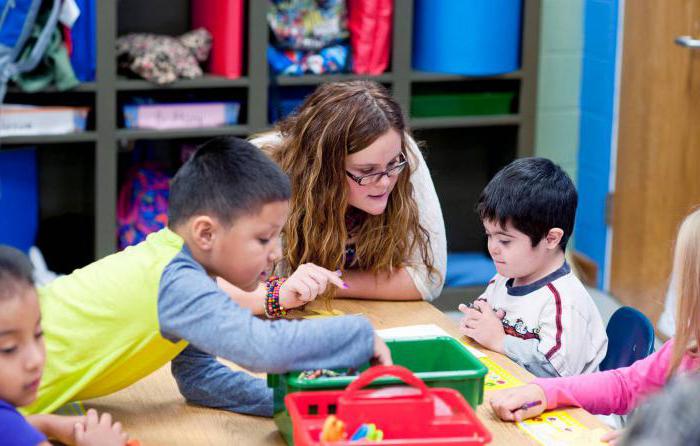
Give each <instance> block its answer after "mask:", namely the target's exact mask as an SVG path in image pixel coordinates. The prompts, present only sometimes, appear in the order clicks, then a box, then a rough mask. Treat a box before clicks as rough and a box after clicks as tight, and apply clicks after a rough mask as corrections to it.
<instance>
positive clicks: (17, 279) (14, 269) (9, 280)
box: [0, 245, 34, 300]
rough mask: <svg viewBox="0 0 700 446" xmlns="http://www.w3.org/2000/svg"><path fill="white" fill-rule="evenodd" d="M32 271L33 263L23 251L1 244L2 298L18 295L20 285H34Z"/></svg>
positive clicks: (0, 294)
mask: <svg viewBox="0 0 700 446" xmlns="http://www.w3.org/2000/svg"><path fill="white" fill-rule="evenodd" d="M32 272H33V267H32V264H31V262H30V261H29V259H28V258H27V256H25V255H24V253H22V251H19V250H18V249H15V248H13V247H11V246H6V245H0V300H4V299H8V298H10V297H14V296H16V295H17V293H18V287H20V286H26V287H33V286H34V279H33V278H32Z"/></svg>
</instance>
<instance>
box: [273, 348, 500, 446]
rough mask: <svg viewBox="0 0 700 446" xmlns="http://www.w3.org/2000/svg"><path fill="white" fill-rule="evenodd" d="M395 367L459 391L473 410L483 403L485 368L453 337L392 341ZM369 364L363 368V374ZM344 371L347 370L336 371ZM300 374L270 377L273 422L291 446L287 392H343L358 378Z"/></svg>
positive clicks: (381, 382)
mask: <svg viewBox="0 0 700 446" xmlns="http://www.w3.org/2000/svg"><path fill="white" fill-rule="evenodd" d="M387 346H388V347H389V350H391V355H392V359H393V361H394V364H396V365H401V366H404V367H406V368H407V369H409V370H411V371H412V372H413V373H414V374H415V375H416V376H417V377H418V378H420V379H422V380H423V381H424V382H425V384H427V385H428V386H429V387H447V388H450V389H454V390H457V391H458V392H459V393H461V394H462V396H464V399H466V400H467V402H468V403H469V405H471V406H472V408H474V409H476V407H477V406H478V405H479V404H481V402H482V401H483V397H484V377H485V376H486V373H487V372H488V369H487V368H486V366H485V365H484V364H483V363H482V362H481V361H479V360H478V359H477V358H476V357H474V355H472V354H471V353H470V352H469V351H468V350H467V349H466V348H465V347H464V346H463V345H462V344H461V343H460V342H459V341H458V340H456V339H454V338H451V337H437V338H431V339H401V340H389V341H387ZM368 367H369V364H366V365H365V366H363V367H362V368H361V369H360V371H364V370H366V369H367V368H368ZM337 371H339V372H345V371H346V370H337ZM299 373H300V372H289V373H285V374H282V375H276V374H269V375H267V385H268V387H271V388H272V391H273V399H274V415H273V417H274V420H275V423H276V424H277V427H278V429H279V431H280V432H281V433H282V436H283V437H284V439H285V440H286V441H287V443H288V444H290V445H291V444H293V440H292V436H293V429H292V422H291V418H290V417H289V413H288V412H287V410H286V408H285V406H284V397H285V396H286V395H287V394H288V393H294V392H301V391H304V392H309V391H317V390H341V389H344V388H346V387H347V386H348V385H349V384H350V383H351V382H352V381H353V380H355V379H356V378H357V377H356V376H340V377H334V378H321V379H315V380H300V379H299ZM397 384H401V381H400V380H399V379H397V378H388V377H387V378H380V379H378V380H376V381H374V384H373V386H376V387H381V386H386V385H397Z"/></svg>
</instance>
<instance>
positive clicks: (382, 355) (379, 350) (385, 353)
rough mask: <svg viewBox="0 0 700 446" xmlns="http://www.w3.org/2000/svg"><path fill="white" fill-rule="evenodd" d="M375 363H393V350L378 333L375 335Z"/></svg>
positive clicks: (373, 362) (373, 361) (373, 359)
mask: <svg viewBox="0 0 700 446" xmlns="http://www.w3.org/2000/svg"><path fill="white" fill-rule="evenodd" d="M372 364H373V365H393V364H394V362H393V361H392V360H391V350H389V347H387V346H386V343H385V342H384V339H382V338H380V337H379V336H377V335H376V334H375V335H374V355H373V356H372Z"/></svg>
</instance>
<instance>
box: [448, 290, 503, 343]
mask: <svg viewBox="0 0 700 446" xmlns="http://www.w3.org/2000/svg"><path fill="white" fill-rule="evenodd" d="M458 309H459V311H461V312H462V313H463V314H464V317H462V319H460V321H459V332H460V333H462V334H463V335H465V336H468V337H470V338H472V339H474V340H475V341H476V342H478V343H479V344H481V345H483V346H484V347H486V348H488V349H489V350H493V351H495V352H499V353H504V350H503V340H504V339H505V337H506V333H505V331H503V323H502V322H501V319H503V316H504V315H505V313H504V312H503V310H498V312H494V311H493V308H491V305H489V304H488V302H486V301H485V300H476V301H474V305H473V308H469V307H467V306H466V305H464V304H460V305H459V307H458Z"/></svg>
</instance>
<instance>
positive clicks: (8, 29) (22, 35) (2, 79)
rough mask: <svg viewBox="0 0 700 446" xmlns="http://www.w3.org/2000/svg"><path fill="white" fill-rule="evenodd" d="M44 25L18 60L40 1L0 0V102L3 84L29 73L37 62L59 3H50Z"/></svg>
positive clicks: (49, 34)
mask: <svg viewBox="0 0 700 446" xmlns="http://www.w3.org/2000/svg"><path fill="white" fill-rule="evenodd" d="M52 2H53V4H52V5H51V11H50V13H49V19H48V21H47V22H46V26H45V27H44V29H43V30H42V31H41V34H40V36H39V38H38V39H37V42H36V45H35V46H34V48H32V51H31V53H30V55H29V57H27V58H26V59H24V60H22V61H19V57H20V54H21V51H22V48H23V47H24V44H25V43H26V41H27V38H28V37H29V35H30V34H31V32H32V27H33V26H34V22H35V21H36V18H37V14H38V12H39V8H40V7H41V0H0V103H2V100H3V99H4V97H5V91H6V89H7V82H8V81H9V80H10V79H11V78H12V77H13V76H14V75H16V74H18V73H24V72H26V71H31V70H33V69H34V67H36V65H37V64H38V63H39V61H40V60H41V58H42V56H43V55H44V51H45V50H46V46H47V45H48V44H49V41H50V39H51V35H52V34H53V31H54V29H55V28H56V22H57V21H58V14H59V11H60V9H61V0H52Z"/></svg>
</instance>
